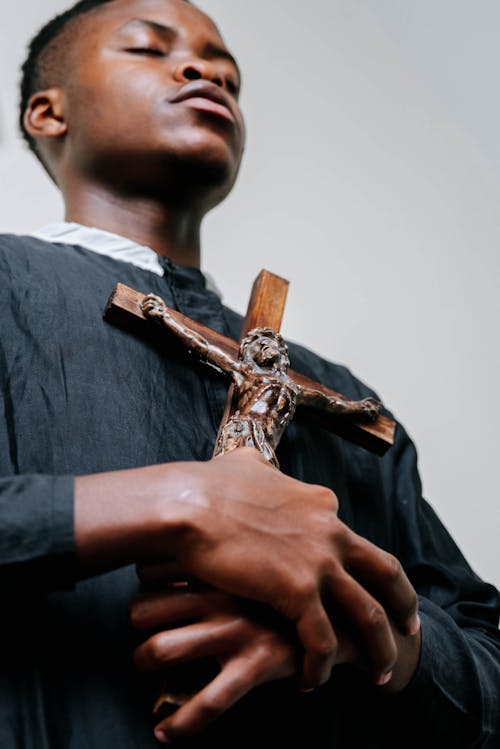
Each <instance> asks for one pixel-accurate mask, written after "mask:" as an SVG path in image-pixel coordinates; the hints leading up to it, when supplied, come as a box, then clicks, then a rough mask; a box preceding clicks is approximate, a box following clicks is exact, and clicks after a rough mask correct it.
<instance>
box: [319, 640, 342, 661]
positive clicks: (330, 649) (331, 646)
mask: <svg viewBox="0 0 500 749" xmlns="http://www.w3.org/2000/svg"><path fill="white" fill-rule="evenodd" d="M336 650H337V647H336V642H335V640H333V639H332V638H328V637H323V638H321V639H320V640H318V641H317V642H316V643H315V645H314V655H315V656H317V657H318V658H319V659H320V660H328V659H330V658H334V657H335V654H336Z"/></svg>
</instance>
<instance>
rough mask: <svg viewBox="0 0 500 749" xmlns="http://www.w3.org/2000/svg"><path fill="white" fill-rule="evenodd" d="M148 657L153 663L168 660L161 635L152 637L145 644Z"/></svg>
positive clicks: (167, 653)
mask: <svg viewBox="0 0 500 749" xmlns="http://www.w3.org/2000/svg"><path fill="white" fill-rule="evenodd" d="M147 651H148V655H149V658H150V659H151V661H153V662H154V663H160V664H161V663H166V662H168V660H169V652H168V648H167V646H166V643H165V642H164V638H163V637H162V636H161V635H156V636H155V637H152V638H151V639H150V640H149V642H148V645H147Z"/></svg>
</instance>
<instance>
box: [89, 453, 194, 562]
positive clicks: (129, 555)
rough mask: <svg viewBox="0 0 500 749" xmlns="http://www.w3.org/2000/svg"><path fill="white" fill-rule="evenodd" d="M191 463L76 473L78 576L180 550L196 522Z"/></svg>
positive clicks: (171, 553) (164, 555)
mask: <svg viewBox="0 0 500 749" xmlns="http://www.w3.org/2000/svg"><path fill="white" fill-rule="evenodd" d="M195 467H196V464H191V463H170V464H161V465H156V466H149V467H146V468H137V469H131V470H125V471H113V472H109V473H101V474H93V475H90V476H80V477H77V478H76V479H75V539H76V552H77V560H78V563H79V566H80V572H81V575H82V576H88V575H92V574H98V573H99V572H104V571H106V570H109V569H113V568H116V567H120V566H124V565H126V564H131V563H135V562H136V561H137V560H138V559H148V558H149V559H151V558H153V559H159V558H165V557H166V556H168V555H173V554H175V553H176V552H177V549H179V548H182V546H183V544H185V543H186V540H185V539H186V537H187V536H188V535H189V534H192V533H193V529H194V527H195V525H196V524H195V522H194V516H195V515H196V514H197V513H196V512H195V510H196V502H194V501H193V483H194V482H193V481H192V479H191V477H192V475H193V474H195V473H196V470H195ZM189 498H190V501H188V500H189Z"/></svg>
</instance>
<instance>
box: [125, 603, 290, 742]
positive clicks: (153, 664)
mask: <svg viewBox="0 0 500 749" xmlns="http://www.w3.org/2000/svg"><path fill="white" fill-rule="evenodd" d="M259 612H260V617H259ZM266 618H267V619H268V618H269V617H268V616H267V617H266ZM263 619H264V617H263V607H262V606H260V605H259V604H249V603H248V602H245V601H241V600H239V599H237V598H235V597H233V596H228V595H226V594H224V593H219V592H218V591H215V590H212V589H206V590H183V589H180V590H172V591H171V592H168V593H154V594H148V595H144V596H140V597H139V598H137V599H136V600H135V601H133V602H132V605H131V620H132V623H133V625H134V626H135V627H136V628H138V629H143V630H158V629H160V628H161V629H162V631H159V632H157V633H156V634H154V635H152V636H151V637H149V638H148V639H147V640H146V642H144V643H143V644H142V645H140V646H139V647H138V648H137V649H136V651H135V654H134V660H135V663H136V666H137V668H139V669H140V670H141V671H158V672H166V674H167V675H168V670H169V669H170V668H172V666H178V665H179V664H183V663H189V662H191V661H198V660H200V659H205V658H213V659H214V660H215V661H217V663H218V665H219V667H220V672H219V673H218V675H217V676H215V678H213V679H211V680H210V681H209V682H208V683H207V685H206V686H205V687H204V688H203V689H201V691H199V692H197V693H196V694H194V695H190V696H189V698H188V699H187V700H186V701H185V703H184V704H182V706H181V707H179V708H178V709H177V710H176V712H175V713H174V714H173V715H171V716H170V717H168V718H167V719H165V720H162V721H161V722H160V723H159V724H158V725H157V726H156V729H155V735H156V736H157V738H158V739H159V740H160V741H161V740H164V739H163V736H164V734H166V735H167V736H169V737H170V738H186V737H187V736H190V735H192V734H194V733H198V732H199V731H201V730H202V729H204V728H205V727H206V726H207V725H208V724H209V723H211V722H212V721H214V720H215V719H216V718H218V717H219V716H220V715H222V713H224V712H225V711H226V710H228V709H229V708H230V707H231V706H232V705H233V704H234V703H235V702H237V701H238V700H240V699H241V698H242V697H243V696H244V695H245V694H247V693H248V692H249V691H250V690H251V689H253V688H255V687H257V686H259V685H261V684H264V683H266V682H269V681H275V680H277V679H285V678H287V677H290V676H294V675H295V674H296V672H297V666H298V662H299V658H298V654H297V644H296V642H294V635H293V630H291V631H289V636H287V635H286V634H285V633H286V630H287V622H286V620H282V622H281V624H282V628H281V630H282V631H280V630H279V629H278V628H277V627H274V628H273V627H271V626H270V625H269V623H268V622H267V621H263ZM179 622H182V626H178V628H175V629H168V628H170V627H173V626H175V625H178V624H179ZM288 628H289V629H290V627H289V625H288ZM165 630H167V631H165ZM172 692H173V693H174V694H175V681H174V683H173V684H172ZM181 701H182V702H184V699H182V698H181V699H180V700H179V702H181Z"/></svg>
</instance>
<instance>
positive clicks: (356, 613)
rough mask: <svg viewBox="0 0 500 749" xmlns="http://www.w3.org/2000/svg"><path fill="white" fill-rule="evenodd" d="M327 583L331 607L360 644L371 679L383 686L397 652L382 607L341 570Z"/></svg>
mask: <svg viewBox="0 0 500 749" xmlns="http://www.w3.org/2000/svg"><path fill="white" fill-rule="evenodd" d="M328 584H329V589H330V591H331V593H332V596H333V599H334V604H335V607H336V608H338V609H339V610H340V612H341V614H342V616H343V618H345V620H346V623H347V625H348V626H349V628H351V627H353V629H354V631H353V637H354V638H355V639H357V640H358V641H359V642H360V643H361V646H362V648H363V651H364V653H365V656H366V658H367V660H368V663H369V668H370V671H371V672H372V674H373V677H374V680H375V681H376V682H377V683H381V682H382V683H383V682H384V681H385V680H386V677H387V675H388V674H390V672H391V670H392V668H393V666H394V664H395V662H396V658H397V652H398V651H397V647H396V643H395V641H394V636H393V634H392V630H391V625H390V623H389V619H388V617H387V614H386V612H385V609H384V607H383V606H382V605H381V604H380V603H379V602H378V601H376V600H375V598H373V596H371V595H370V593H368V592H367V591H366V590H365V589H364V588H363V586H362V585H360V584H359V583H358V582H357V581H356V580H354V578H352V577H351V576H350V575H348V574H347V573H346V572H344V571H342V572H341V573H338V572H337V573H336V574H335V576H332V577H331V578H330V580H329V581H328Z"/></svg>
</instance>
